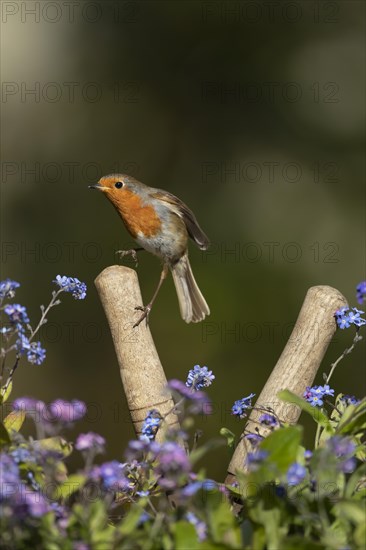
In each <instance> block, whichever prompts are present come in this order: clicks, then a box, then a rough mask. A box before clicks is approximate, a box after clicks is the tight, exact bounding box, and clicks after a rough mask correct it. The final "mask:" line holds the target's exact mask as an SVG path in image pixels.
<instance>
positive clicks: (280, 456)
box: [260, 426, 302, 473]
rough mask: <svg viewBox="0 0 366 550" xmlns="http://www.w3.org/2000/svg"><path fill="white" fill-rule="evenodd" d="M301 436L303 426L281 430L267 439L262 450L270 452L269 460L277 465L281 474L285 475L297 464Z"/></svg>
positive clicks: (262, 444)
mask: <svg viewBox="0 0 366 550" xmlns="http://www.w3.org/2000/svg"><path fill="white" fill-rule="evenodd" d="M301 436H302V427H301V426H288V427H287V428H280V429H279V430H275V431H274V432H272V433H271V434H270V435H269V436H268V437H266V438H265V439H264V440H263V441H262V443H261V445H260V448H261V449H263V450H265V451H268V453H269V455H270V456H269V460H270V461H271V462H272V463H275V464H276V466H277V468H278V470H279V471H280V472H282V473H285V472H286V471H287V470H288V468H289V466H290V465H291V464H293V463H294V462H296V459H297V455H298V448H299V445H300V442H301Z"/></svg>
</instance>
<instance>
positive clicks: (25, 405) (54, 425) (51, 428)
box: [13, 397, 86, 434]
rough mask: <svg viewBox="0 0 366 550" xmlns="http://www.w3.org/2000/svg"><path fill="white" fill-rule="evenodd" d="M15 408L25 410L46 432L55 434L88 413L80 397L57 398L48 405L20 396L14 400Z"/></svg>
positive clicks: (15, 409)
mask: <svg viewBox="0 0 366 550" xmlns="http://www.w3.org/2000/svg"><path fill="white" fill-rule="evenodd" d="M13 410H14V411H23V412H25V414H26V415H27V416H29V417H30V418H32V420H33V421H34V422H35V424H36V426H37V427H38V428H40V429H42V430H43V431H44V433H48V434H55V433H57V432H59V431H60V430H61V429H62V428H65V427H69V426H72V425H73V424H74V422H76V421H77V420H80V419H81V418H83V417H84V416H85V414H86V404H85V403H84V402H83V401H79V400H78V399H73V400H72V401H65V400H64V399H56V400H55V401H52V403H50V404H49V405H47V404H46V403H45V402H44V401H41V400H38V399H33V398H32V397H18V398H17V399H15V400H14V401H13Z"/></svg>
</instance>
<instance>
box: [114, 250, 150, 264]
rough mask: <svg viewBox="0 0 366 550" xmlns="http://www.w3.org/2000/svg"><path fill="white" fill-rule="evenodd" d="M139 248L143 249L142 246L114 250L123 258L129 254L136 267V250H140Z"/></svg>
mask: <svg viewBox="0 0 366 550" xmlns="http://www.w3.org/2000/svg"><path fill="white" fill-rule="evenodd" d="M140 250H145V249H144V248H142V247H140V248H131V249H130V250H116V252H115V253H116V254H119V256H120V258H121V259H122V258H124V257H125V256H128V255H131V256H132V259H133V261H134V262H135V266H136V267H137V266H138V265H139V262H138V259H137V252H140Z"/></svg>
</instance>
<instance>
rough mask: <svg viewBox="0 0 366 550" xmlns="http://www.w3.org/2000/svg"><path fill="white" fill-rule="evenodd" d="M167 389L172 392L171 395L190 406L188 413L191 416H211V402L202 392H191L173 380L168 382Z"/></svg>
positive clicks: (182, 383) (179, 382)
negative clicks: (191, 414)
mask: <svg viewBox="0 0 366 550" xmlns="http://www.w3.org/2000/svg"><path fill="white" fill-rule="evenodd" d="M168 388H169V389H170V390H172V392H173V394H175V395H176V396H177V397H178V398H181V400H185V401H187V402H188V403H189V404H190V406H189V411H190V412H192V413H193V414H199V413H201V414H211V412H212V408H211V402H210V399H209V398H208V396H207V395H206V394H205V393H204V392H202V391H193V390H192V389H189V388H188V387H187V386H186V384H185V383H184V382H182V381H181V380H177V379H175V378H173V379H172V380H169V382H168Z"/></svg>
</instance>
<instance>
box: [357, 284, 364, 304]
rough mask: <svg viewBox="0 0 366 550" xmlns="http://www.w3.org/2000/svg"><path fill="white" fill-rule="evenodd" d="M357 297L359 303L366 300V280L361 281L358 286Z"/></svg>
mask: <svg viewBox="0 0 366 550" xmlns="http://www.w3.org/2000/svg"><path fill="white" fill-rule="evenodd" d="M356 293H357V294H356V298H357V302H358V303H359V304H363V303H364V302H365V301H366V281H361V283H359V284H358V285H357V287H356Z"/></svg>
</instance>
